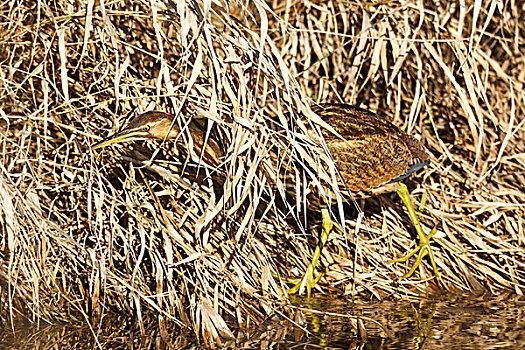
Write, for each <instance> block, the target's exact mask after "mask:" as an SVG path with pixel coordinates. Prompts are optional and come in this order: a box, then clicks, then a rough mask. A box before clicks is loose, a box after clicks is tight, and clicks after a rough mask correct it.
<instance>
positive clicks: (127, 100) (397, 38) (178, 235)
mask: <svg viewBox="0 0 525 350" xmlns="http://www.w3.org/2000/svg"><path fill="white" fill-rule="evenodd" d="M152 4H154V5H152ZM440 4H441V6H442V7H440V8H436V3H434V2H397V1H387V2H368V3H366V4H365V5H364V6H365V7H363V6H362V5H360V3H359V2H337V1H328V2H325V3H312V2H302V1H300V2H293V3H290V2H278V1H275V2H273V3H267V4H266V3H262V2H260V1H254V2H253V3H252V2H246V3H241V2H229V4H228V2H216V3H213V4H211V6H210V4H209V3H205V4H203V3H201V2H199V1H186V2H185V1H179V2H176V3H175V2H172V1H169V0H168V1H164V2H150V1H135V2H133V5H131V3H129V2H106V3H105V4H104V7H101V6H102V5H101V3H100V2H95V1H92V0H91V1H87V4H84V2H83V1H74V2H70V1H62V0H57V1H55V2H53V3H52V4H48V3H47V2H43V1H37V2H36V3H35V2H33V1H7V2H5V3H4V4H3V5H2V9H1V10H0V13H1V16H2V20H1V24H0V33H1V34H2V37H1V39H0V41H1V45H0V67H1V69H0V81H1V89H0V96H1V97H0V114H1V119H0V127H1V131H2V132H1V134H0V135H1V136H2V138H1V147H2V151H3V152H2V160H3V161H2V163H1V164H2V165H1V171H0V180H1V181H0V198H1V203H2V205H1V213H2V215H1V216H0V222H1V223H2V226H1V227H2V230H1V231H0V245H1V253H0V254H1V255H0V263H1V264H0V288H1V300H2V311H3V312H2V315H3V318H4V319H9V318H12V317H15V315H17V314H18V313H27V312H29V313H30V314H31V315H32V317H33V318H34V319H35V320H36V319H38V320H41V321H49V322H52V321H54V320H57V319H69V318H70V317H72V316H71V315H74V316H75V317H77V318H79V317H80V318H83V319H85V320H88V321H90V322H91V324H93V325H95V326H94V328H96V325H97V322H99V321H100V320H102V319H104V317H106V318H107V317H111V316H114V315H118V316H120V317H130V318H131V319H133V320H135V321H134V322H131V325H130V327H139V328H140V329H141V330H142V331H144V325H145V324H148V322H155V323H156V324H158V326H159V329H160V333H161V334H167V333H168V331H167V329H168V327H173V325H177V326H180V327H182V328H186V329H192V330H193V331H194V332H195V334H197V335H199V336H202V338H203V339H204V340H205V341H207V339H208V340H209V339H212V338H216V339H218V338H219V337H218V335H220V336H222V337H223V338H224V337H230V336H233V334H232V331H231V330H230V328H229V326H230V327H231V326H240V327H247V326H250V325H253V324H257V323H259V322H261V321H262V320H264V319H265V318H267V317H269V316H272V315H278V316H279V317H288V316H293V315H292V314H293V311H291V309H288V308H287V307H286V302H287V297H286V293H285V292H284V289H283V286H282V285H281V283H280V281H279V280H278V279H276V278H274V277H272V273H278V274H281V275H287V276H288V275H300V274H302V272H303V269H304V268H305V266H306V264H307V263H308V261H309V259H310V257H311V255H312V252H313V249H314V248H315V244H316V239H317V232H318V231H319V227H318V214H317V208H313V207H310V206H309V205H308V203H307V202H305V199H306V198H307V193H308V191H310V192H313V193H321V195H322V194H323V193H324V194H325V195H326V196H330V193H331V192H330V191H327V186H326V183H334V184H335V181H332V180H335V179H336V177H337V175H336V171H335V169H334V168H333V165H332V164H331V162H330V161H329V158H328V156H327V155H326V154H323V152H319V149H318V148H316V147H314V146H313V145H312V144H311V143H309V142H307V141H305V137H306V136H305V135H306V129H305V127H304V126H305V125H307V124H308V123H315V122H318V121H319V120H318V117H317V116H316V115H315V114H313V113H311V111H310V109H309V106H310V105H311V104H313V103H315V102H330V101H331V102H345V103H350V104H355V105H359V106H362V107H366V108H368V109H370V110H373V111H377V112H379V113H380V114H382V115H384V116H385V117H386V118H389V119H391V120H393V121H394V122H395V123H396V124H398V125H400V126H401V127H402V128H403V129H405V130H406V131H407V132H409V133H411V134H414V135H417V136H418V137H419V136H420V137H421V139H422V141H423V143H424V144H425V145H426V146H427V148H428V149H429V151H430V153H431V165H430V166H429V167H427V171H426V172H425V173H424V174H421V175H420V176H419V179H418V182H420V184H419V185H417V183H414V184H413V186H412V187H413V189H414V191H413V196H412V197H413V199H414V200H415V201H419V199H420V198H421V196H422V195H425V197H426V202H425V204H424V207H422V208H421V209H422V214H421V216H422V221H423V227H424V229H425V230H426V231H427V232H428V231H429V230H430V229H431V228H432V227H433V226H434V225H438V226H439V234H438V236H436V239H435V240H434V242H435V243H434V247H435V256H436V259H437V263H438V267H439V270H440V271H441V277H442V279H443V283H442V284H441V285H440V286H439V287H440V288H443V289H459V290H483V289H485V290H488V291H490V292H492V293H498V292H500V291H503V290H510V291H513V292H515V293H517V294H522V290H523V288H524V287H525V274H524V271H525V259H524V257H525V251H524V242H525V232H524V227H525V225H524V212H525V191H524V184H525V171H524V170H525V142H524V141H523V140H524V139H525V128H524V124H525V118H524V117H523V115H524V105H525V104H524V100H525V92H524V89H523V84H524V82H525V62H524V57H525V42H524V37H525V26H524V24H523V21H522V20H521V18H520V16H521V15H520V14H523V13H524V11H525V8H524V7H523V6H524V5H518V2H505V3H501V2H496V1H493V2H487V3H483V4H481V2H475V3H468V4H466V5H465V6H460V5H456V3H451V4H448V3H442V2H440ZM520 6H521V7H520ZM203 18H205V19H206V20H205V21H204V20H203ZM150 109H160V110H165V111H170V112H173V113H176V114H178V115H179V117H180V118H181V119H182V120H183V121H187V120H189V119H190V118H198V117H205V118H208V119H209V120H210V121H212V123H210V137H215V138H218V139H220V140H221V142H222V145H223V146H224V149H225V150H226V153H227V154H228V157H227V158H226V159H225V161H224V163H223V164H222V165H221V166H219V167H218V168H217V169H210V168H209V167H206V166H205V165H202V164H201V165H200V166H199V165H198V164H199V159H198V157H197V156H196V152H195V150H193V147H192V144H191V138H190V137H189V136H190V135H188V134H187V133H186V134H185V135H184V136H183V137H184V138H185V140H186V141H187V143H188V147H187V149H186V152H184V151H182V152H180V151H179V152H176V150H173V147H170V146H171V145H170V144H164V145H161V147H160V148H159V143H136V144H127V145H125V146H123V147H118V148H113V149H107V150H104V151H103V152H102V153H100V152H98V151H97V152H92V151H91V149H90V144H92V143H93V142H94V141H96V140H99V139H100V138H102V137H104V136H107V135H108V134H109V133H110V132H112V131H115V130H117V129H118V127H120V126H121V125H122V124H123V123H125V121H126V117H127V115H128V114H129V113H139V112H143V111H146V110H150ZM287 116H289V119H288V120H287V119H286V118H287ZM277 121H279V122H278V123H277V124H278V127H276V126H275V124H276V122H277ZM270 124H272V125H273V126H272V125H270ZM312 125H313V124H312ZM270 154H272V155H273V156H270ZM285 174H288V175H286V176H285ZM290 175H291V176H293V178H295V181H296V183H297V186H293V191H294V192H293V193H294V194H292V195H291V196H290V195H288V197H287V198H288V200H287V201H286V203H284V202H283V200H282V197H286V192H287V191H288V192H290V191H289V187H290ZM334 186H335V185H334ZM337 191H338V189H337V188H335V193H336V194H337ZM331 202H332V203H334V204H335V206H334V208H342V207H344V208H345V211H346V212H347V215H346V221H345V222H344V225H343V226H342V225H337V229H336V231H335V232H333V233H332V234H331V236H330V240H329V243H328V245H327V247H326V248H325V251H324V254H323V257H322V258H321V261H322V263H323V265H324V266H328V267H329V272H328V274H327V275H326V277H324V278H323V279H322V281H321V287H320V291H324V292H333V293H341V292H344V293H347V294H350V295H361V296H363V297H366V298H369V297H376V298H385V297H404V296H407V295H408V296H410V295H417V294H421V293H423V292H425V291H426V290H427V289H428V288H429V286H433V285H434V280H433V279H431V277H432V269H431V267H430V266H429V264H427V263H425V264H424V266H423V267H422V268H420V269H419V271H418V273H416V275H415V276H414V277H413V278H411V279H410V280H409V281H404V282H402V283H399V282H398V277H397V276H399V275H402V274H403V273H404V272H406V271H407V269H408V268H409V267H408V265H407V266H403V265H392V266H391V265H389V264H388V261H389V260H390V259H392V258H396V257H400V256H402V255H403V254H404V252H405V251H406V250H407V249H408V247H413V246H414V244H415V236H414V234H413V233H412V231H411V226H410V224H409V222H408V221H407V217H406V213H405V210H404V208H403V207H402V204H401V202H400V201H399V200H398V199H397V198H395V196H391V197H385V196H384V197H381V198H379V199H370V200H367V202H366V206H365V213H364V215H362V214H355V215H354V214H352V213H351V212H352V205H351V204H343V203H342V201H341V198H340V197H338V196H336V197H335V198H332V201H331ZM334 211H335V213H336V214H337V211H336V210H334ZM337 217H339V214H337ZM320 291H318V292H320ZM225 320H227V321H228V325H229V326H228V325H227V324H226V323H225ZM171 329H172V328H171ZM94 333H95V331H94ZM209 335H211V336H212V337H209Z"/></svg>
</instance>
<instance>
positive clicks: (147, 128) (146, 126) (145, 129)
mask: <svg viewBox="0 0 525 350" xmlns="http://www.w3.org/2000/svg"><path fill="white" fill-rule="evenodd" d="M149 129H150V126H149V125H144V127H143V128H142V130H144V131H145V132H148V131H149Z"/></svg>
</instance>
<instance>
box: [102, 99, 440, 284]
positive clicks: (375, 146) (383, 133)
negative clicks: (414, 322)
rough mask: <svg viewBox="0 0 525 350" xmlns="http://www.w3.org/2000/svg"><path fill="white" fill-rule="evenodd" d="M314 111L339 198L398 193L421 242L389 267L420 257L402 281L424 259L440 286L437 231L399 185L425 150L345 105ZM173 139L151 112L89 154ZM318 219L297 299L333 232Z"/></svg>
mask: <svg viewBox="0 0 525 350" xmlns="http://www.w3.org/2000/svg"><path fill="white" fill-rule="evenodd" d="M312 110H313V111H314V112H315V113H316V114H317V115H319V116H320V117H321V118H322V120H323V121H324V122H326V123H327V124H329V125H330V126H331V127H332V128H333V129H334V130H335V132H336V133H337V134H334V133H333V132H330V131H328V130H326V129H322V135H323V138H324V140H325V142H326V146H327V147H328V150H329V151H330V155H331V158H332V159H333V161H334V163H335V166H336V167H337V169H338V171H339V173H340V174H341V180H342V181H341V186H343V187H341V188H342V189H343V188H344V190H342V191H341V193H345V192H346V193H347V194H348V195H349V196H351V197H353V198H355V197H356V196H357V197H367V196H371V195H377V194H381V193H386V192H392V191H397V193H398V194H399V196H400V197H401V199H402V200H403V202H404V204H405V205H406V207H407V210H408V214H409V216H410V218H411V220H412V222H413V224H414V227H415V229H416V232H417V234H418V236H419V245H418V246H417V247H416V248H415V249H413V250H412V251H411V252H409V253H408V254H407V255H406V256H405V257H403V258H400V259H396V260H393V261H392V263H393V262H404V261H406V260H408V259H409V258H410V257H412V256H413V255H415V254H418V255H417V259H416V262H415V264H414V265H413V267H412V268H411V269H410V271H409V272H408V273H407V274H406V275H404V276H403V277H401V278H408V277H410V276H411V275H412V274H413V272H414V271H415V270H416V268H417V267H418V266H419V265H420V263H421V261H422V259H423V257H424V256H425V255H427V254H428V256H429V258H430V262H431V264H432V268H433V270H434V273H435V276H436V278H437V279H438V280H439V274H438V270H437V266H436V262H435V260H434V255H433V253H432V250H431V247H430V238H431V237H432V236H433V235H434V234H435V233H436V230H435V229H433V230H432V231H431V232H430V234H429V235H426V234H425V233H424V232H423V229H422V227H421V225H420V223H419V220H418V217H417V214H416V211H415V210H414V207H413V205H412V202H411V200H410V196H409V193H408V190H407V187H406V186H405V185H404V184H403V183H402V182H401V180H403V179H405V178H407V177H409V176H410V175H411V174H413V173H414V172H416V171H418V170H420V169H422V168H423V167H424V166H425V165H427V164H428V154H427V151H426V149H425V147H424V146H423V145H422V144H421V143H420V142H419V141H418V140H416V139H415V138H414V137H412V136H410V135H408V134H406V133H405V132H404V131H402V130H400V129H399V128H398V127H397V126H395V125H394V124H392V123H390V122H389V121H388V120H386V119H384V118H382V117H380V116H378V115H376V114H374V113H372V112H369V111H366V110H364V109H360V108H357V107H353V106H350V105H344V104H321V105H319V106H315V107H313V108H312ZM182 127H187V128H188V129H189V135H190V136H191V138H192V140H193V145H194V149H195V150H196V151H198V152H199V153H198V155H199V156H200V157H201V158H202V159H204V160H205V161H206V162H208V164H210V165H215V166H217V165H218V164H220V159H221V157H223V152H222V149H221V147H219V146H218V143H217V142H216V141H215V140H214V139H213V138H206V128H205V127H204V125H201V124H199V123H196V122H195V121H191V122H190V123H189V124H187V125H185V126H182ZM174 138H179V139H180V138H181V126H180V125H179V124H178V123H177V120H175V116H174V115H173V114H169V113H164V112H156V111H153V112H146V113H144V114H141V115H139V116H137V117H136V118H134V119H133V120H131V122H130V123H129V124H128V125H126V126H125V127H124V128H123V129H122V130H121V131H119V132H118V133H116V134H114V135H112V136H110V137H108V138H106V139H104V140H102V141H100V142H98V143H96V144H94V145H93V147H92V148H93V149H97V148H101V147H104V146H108V145H112V144H115V143H119V142H124V141H135V140H140V139H159V140H167V139H174ZM319 147H320V145H319ZM321 214H322V222H323V225H322V226H323V229H322V232H321V239H320V243H319V244H318V246H317V248H316V250H315V252H314V256H313V259H312V262H311V263H310V265H309V267H308V270H307V272H306V274H305V276H304V277H303V278H301V279H297V280H294V281H293V282H294V283H295V286H294V287H292V288H291V289H290V290H289V292H290V293H295V292H297V291H299V290H300V289H301V288H302V286H305V287H306V289H307V292H308V294H310V291H311V289H312V288H313V287H314V286H315V284H316V283H317V281H318V279H319V277H317V278H314V276H313V271H314V269H315V266H316V264H317V262H318V259H319V256H320V253H321V249H322V247H323V246H324V245H325V244H326V242H327V239H328V235H329V232H330V230H331V229H332V226H333V225H332V221H331V219H330V215H329V213H328V210H327V209H322V210H321Z"/></svg>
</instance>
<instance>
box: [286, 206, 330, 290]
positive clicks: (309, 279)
mask: <svg viewBox="0 0 525 350" xmlns="http://www.w3.org/2000/svg"><path fill="white" fill-rule="evenodd" d="M321 216H322V230H321V239H320V240H319V244H318V245H317V247H316V248H315V252H314V256H313V257H312V262H311V263H310V264H309V265H308V270H307V271H306V273H305V275H304V276H303V277H302V278H294V279H283V281H284V282H286V283H292V284H294V286H293V287H292V288H290V289H288V293H289V294H295V293H297V292H299V291H300V290H301V289H302V288H304V287H306V295H307V296H308V297H310V294H311V293H312V289H313V288H314V287H315V285H316V284H317V282H319V279H321V277H323V275H324V274H325V273H321V274H320V275H319V276H317V277H315V278H314V269H315V267H316V266H317V262H318V261H319V257H320V256H321V250H322V249H323V247H324V246H325V244H326V242H327V241H328V235H329V234H330V231H332V228H333V227H334V224H333V222H332V219H331V218H330V213H329V212H328V209H326V208H324V209H321Z"/></svg>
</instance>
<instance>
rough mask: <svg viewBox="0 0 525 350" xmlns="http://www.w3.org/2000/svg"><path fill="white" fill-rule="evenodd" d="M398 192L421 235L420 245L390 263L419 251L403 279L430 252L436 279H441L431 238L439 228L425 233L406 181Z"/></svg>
mask: <svg viewBox="0 0 525 350" xmlns="http://www.w3.org/2000/svg"><path fill="white" fill-rule="evenodd" d="M397 194H398V195H399V197H401V200H402V201H403V203H405V206H406V207H407V210H408V215H409V216H410V219H411V220H412V223H413V224H414V227H415V228H416V232H417V235H418V236H419V245H418V246H417V247H416V248H414V249H413V250H411V251H410V252H408V253H407V255H405V256H404V257H402V258H399V259H394V260H392V261H390V263H391V264H393V263H396V262H405V261H407V260H408V259H410V258H411V257H412V256H414V255H415V254H416V253H417V252H419V254H418V255H417V259H416V262H415V264H414V266H412V268H411V269H410V271H408V272H407V273H406V274H405V275H404V276H402V277H401V279H404V278H409V277H410V276H412V274H413V273H414V271H416V269H417V267H418V266H419V265H420V264H421V260H423V258H424V257H425V255H427V254H428V256H429V257H430V262H431V264H432V268H433V269H434V274H435V275H436V279H437V280H438V281H439V273H438V269H437V265H436V261H435V260H434V254H433V253H432V248H431V247H430V239H431V238H432V236H434V235H435V234H436V232H437V229H436V228H434V229H432V231H430V233H429V234H428V236H426V235H425V234H424V233H423V229H422V228H421V224H420V223H419V219H418V218H417V214H416V211H415V209H414V206H413V205H412V201H411V200H410V194H409V193H408V189H407V187H406V185H405V184H404V183H401V185H400V186H399V189H398V190H397Z"/></svg>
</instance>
